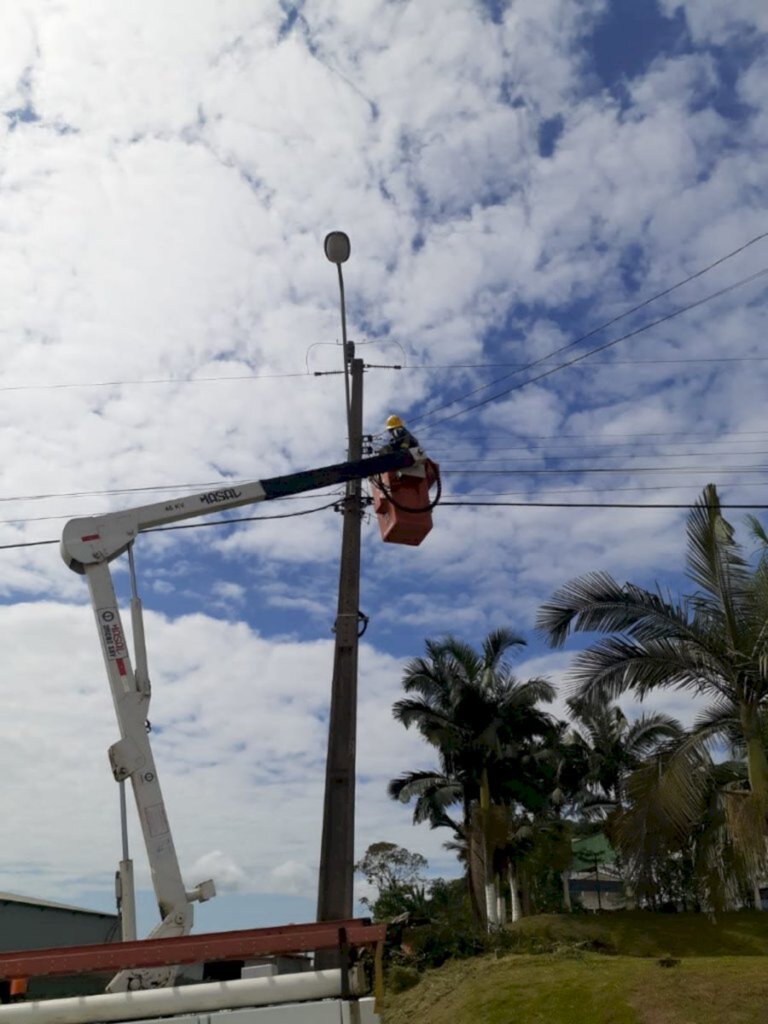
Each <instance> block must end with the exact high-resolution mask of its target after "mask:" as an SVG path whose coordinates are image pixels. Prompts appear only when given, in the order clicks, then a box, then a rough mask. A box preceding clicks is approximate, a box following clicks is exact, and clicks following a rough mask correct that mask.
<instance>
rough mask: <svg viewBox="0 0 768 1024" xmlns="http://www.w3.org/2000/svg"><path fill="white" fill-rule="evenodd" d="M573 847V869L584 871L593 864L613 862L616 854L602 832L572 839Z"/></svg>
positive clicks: (592, 866)
mask: <svg viewBox="0 0 768 1024" xmlns="http://www.w3.org/2000/svg"><path fill="white" fill-rule="evenodd" d="M571 847H572V849H573V865H572V870H573V871H585V870H587V869H588V868H594V866H595V864H599V865H601V866H602V865H603V864H613V863H614V861H615V860H616V854H615V853H614V852H613V847H612V846H611V844H610V843H609V842H608V840H607V839H606V837H605V836H604V835H603V833H602V832H598V833H597V835H594V836H585V837H584V838H582V839H574V840H573V842H572V843H571Z"/></svg>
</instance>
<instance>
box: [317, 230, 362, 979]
mask: <svg viewBox="0 0 768 1024" xmlns="http://www.w3.org/2000/svg"><path fill="white" fill-rule="evenodd" d="M324 248H325V255H326V256H327V257H328V259H329V260H330V262H331V263H335V264H336V269H337V271H338V275H339V296H340V301H341V335H342V343H343V351H344V387H345V393H346V405H347V442H348V456H347V457H348V459H349V461H350V462H354V461H357V460H358V459H360V458H362V453H363V369H364V366H363V360H362V359H356V358H355V346H354V344H353V343H352V342H349V341H347V316H346V310H345V306H344V278H343V276H342V272H341V265H342V263H345V262H346V261H347V260H348V259H349V253H350V244H349V238H348V237H347V235H345V234H344V232H343V231H332V232H331V233H330V234H328V235H326V237H325V246H324ZM350 379H351V383H350ZM342 509H343V512H344V522H343V527H342V538H341V561H340V565H339V594H338V605H337V612H336V621H335V625H334V632H335V634H336V640H335V645H334V656H333V677H332V680H331V706H330V713H329V719H328V757H327V761H326V769H325V796H324V800H323V834H322V840H321V847H320V872H319V880H318V890H319V891H318V900H317V919H318V921H338V920H343V919H345V918H349V917H351V916H352V906H353V891H352V881H353V875H354V852H355V849H354V842H355V760H356V746H357V654H358V640H359V637H358V629H359V623H360V603H359V602H360V539H361V538H360V534H361V524H362V517H363V509H364V499H363V494H362V484H361V482H360V481H359V480H357V481H353V482H351V483H348V484H347V490H346V494H345V496H344V501H343V503H342ZM316 965H319V966H320V967H334V966H338V957H337V956H336V954H334V953H333V952H332V951H331V952H323V951H318V954H317V958H316Z"/></svg>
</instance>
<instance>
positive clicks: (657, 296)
mask: <svg viewBox="0 0 768 1024" xmlns="http://www.w3.org/2000/svg"><path fill="white" fill-rule="evenodd" d="M766 237H768V232H763V233H762V234H759V235H755V237H754V238H751V239H749V241H747V242H745V243H744V244H743V245H741V246H739V247H738V248H737V249H733V250H732V251H731V252H729V253H726V254H725V255H724V256H721V257H719V259H716V260H715V261H714V262H713V263H710V264H708V265H707V266H706V267H702V268H701V270H697V271H696V272H695V273H694V274H691V275H690V276H688V277H686V278H683V280H682V281H678V282H677V283H676V284H673V285H672V286H671V287H669V288H665V289H664V290H663V291H660V292H657V293H656V294H655V295H652V296H651V297H650V298H648V299H645V300H644V301H643V302H641V303H639V304H638V305H636V306H633V307H632V308H631V309H628V310H625V312H623V313H620V314H619V315H618V316H615V317H613V318H612V319H610V320H606V321H605V322H604V323H602V324H599V325H598V326H597V327H594V328H593V329H592V330H591V331H588V332H587V333H586V334H582V335H581V336H580V337H578V338H575V339H574V340H573V341H569V342H566V344H565V345H561V346H560V347H559V348H556V349H552V351H550V352H547V353H546V355H543V356H540V357H539V359H536V360H534V361H533V362H532V363H528V364H527V365H526V366H524V367H521V368H518V369H516V370H513V371H512V372H511V373H507V374H504V375H503V376H502V377H497V378H496V380H493V381H490V382H489V383H488V384H483V385H482V386H481V387H478V388H474V389H473V390H472V391H468V392H467V393H466V394H464V395H460V396H459V397H458V398H453V399H451V401H450V402H444V403H443V404H442V405H438V406H435V408H433V409H428V410H427V412H425V413H423V414H422V415H421V416H417V417H416V419H415V420H413V421H412V422H414V423H417V422H419V421H420V420H422V419H424V418H425V417H426V416H431V415H432V414H433V413H435V412H440V411H441V410H442V409H447V408H448V407H449V406H451V405H455V404H456V402H461V401H464V400H465V399H466V398H470V397H471V396H472V395H475V394H478V393H479V392H480V391H485V390H486V389H487V388H490V387H493V386H494V385H495V384H500V383H501V381H503V380H506V379H507V378H509V377H513V376H514V375H515V374H516V373H521V372H523V370H530V369H533V368H534V367H535V366H539V365H540V364H541V363H543V362H545V361H546V360H548V359H551V358H552V357H553V356H556V355H559V354H560V353H561V352H564V351H565V350H566V349H569V348H573V346H574V345H580V344H581V342H583V341H588V340H589V338H592V337H594V336H595V335H596V334H599V333H600V332H601V331H604V330H606V329H607V328H608V327H612V326H613V325H614V324H616V323H618V322H619V321H620V320H624V319H625V318H626V317H628V316H631V315H632V314H633V313H636V312H637V311H638V310H640V309H643V308H644V307H645V306H648V305H650V304H651V303H652V302H656V301H657V300H658V299H662V298H664V297H665V296H666V295H670V294H671V293H672V292H673V291H675V290H676V289H678V288H682V287H683V285H685V284H688V283H689V282H690V281H693V280H695V279H696V278H698V277H701V276H702V275H703V274H706V273H708V272H709V271H710V270H714V268H715V267H717V266H720V264H721V263H725V262H726V260H729V259H732V258H733V257H734V256H737V255H738V254H739V253H741V252H744V250H745V249H748V248H749V247H750V246H751V245H755V243H757V242H760V241H762V239H764V238H766ZM686 308H691V309H692V308H693V306H690V307H686ZM658 322H659V323H661V321H658ZM631 336H632V335H627V337H631ZM593 351H594V352H599V351H601V349H600V348H596V349H594V350H593Z"/></svg>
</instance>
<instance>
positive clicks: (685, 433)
mask: <svg viewBox="0 0 768 1024" xmlns="http://www.w3.org/2000/svg"><path fill="white" fill-rule="evenodd" d="M641 433H642V436H643V437H686V438H687V437H703V438H712V439H713V440H716V439H717V438H718V437H719V436H720V435H718V434H711V433H709V432H703V431H698V432H697V431H692V430H679V431H674V430H662V431H657V432H655V433H654V432H653V431H650V430H643V431H641ZM727 433H728V434H729V435H730V436H732V437H747V436H751V435H753V434H758V435H760V436H761V437H765V436H766V435H768V430H729V431H727ZM461 436H462V440H472V439H473V438H476V439H479V440H484V439H486V438H487V437H489V436H491V437H493V436H495V435H488V434H462V435H461ZM499 436H500V437H514V438H516V439H519V440H522V441H525V440H526V439H527V440H530V441H568V440H579V439H584V438H590V437H597V438H598V439H600V440H602V439H604V438H607V437H637V436H638V431H636V430H634V431H632V432H631V433H629V432H621V433H618V432H615V431H613V432H612V431H606V432H605V433H600V434H563V433H560V434H522V433H519V432H518V431H515V430H510V431H505V432H502V433H500V434H499ZM638 443H639V442H638Z"/></svg>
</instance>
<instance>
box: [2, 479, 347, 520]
mask: <svg viewBox="0 0 768 1024" xmlns="http://www.w3.org/2000/svg"><path fill="white" fill-rule="evenodd" d="M248 482H249V481H247V480H244V479H243V480H240V479H234V478H227V479H225V480H221V479H219V480H209V481H208V482H206V483H202V484H200V483H192V484H153V485H151V486H147V487H116V488H112V489H107V490H101V491H51V492H50V493H43V494H17V495H9V496H7V497H0V502H9V501H48V500H50V499H53V498H101V497H110V496H114V495H116V494H141V493H147V492H153V491H163V492H166V491H179V490H182V491H189V492H190V493H192V494H194V493H195V492H196V491H204V490H206V489H208V488H211V487H221V486H222V485H225V486H227V487H238V486H240V485H242V484H244V483H248ZM335 493H336V492H335V491H323V492H321V493H319V494H286V495H284V496H283V497H282V498H281V499H280V500H281V501H307V500H308V499H311V498H317V497H321V498H322V497H325V496H326V495H330V494H335ZM77 515H78V516H80V515H82V513H79V512H78V513H77ZM55 518H57V519H61V518H62V517H61V516H56V517H55ZM70 518H74V516H70Z"/></svg>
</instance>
